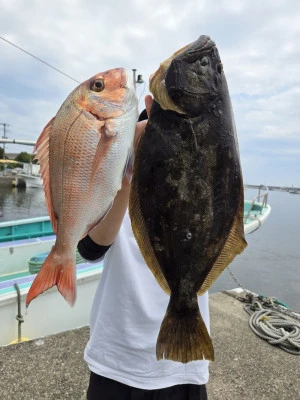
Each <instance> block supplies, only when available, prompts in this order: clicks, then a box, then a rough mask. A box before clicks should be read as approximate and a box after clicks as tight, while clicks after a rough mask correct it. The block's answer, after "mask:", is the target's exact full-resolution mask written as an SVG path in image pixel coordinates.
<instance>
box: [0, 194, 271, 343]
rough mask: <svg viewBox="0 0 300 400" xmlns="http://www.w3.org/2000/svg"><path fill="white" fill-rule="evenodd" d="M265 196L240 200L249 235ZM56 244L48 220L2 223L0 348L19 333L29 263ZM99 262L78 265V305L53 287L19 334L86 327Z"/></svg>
mask: <svg viewBox="0 0 300 400" xmlns="http://www.w3.org/2000/svg"><path fill="white" fill-rule="evenodd" d="M267 200H268V192H267V191H265V192H264V193H263V194H261V193H260V192H259V194H258V196H256V197H255V198H254V199H253V200H252V201H248V200H246V201H245V202H244V230H245V234H249V233H251V232H254V231H255V230H257V229H259V228H260V226H261V225H262V224H263V223H264V222H265V220H266V219H267V218H268V216H269V215H270V212H271V207H270V205H269V204H268V203H267ZM54 241H55V236H54V234H53V231H52V227H51V222H50V219H49V217H48V216H45V217H38V218H29V219H25V220H19V221H10V222H2V223H0V259H1V266H0V320H1V322H2V325H1V329H0V345H6V344H8V343H10V342H11V341H12V340H13V339H15V338H16V335H17V321H16V315H17V301H18V291H17V290H16V287H15V285H18V288H19V289H20V295H19V301H20V302H21V304H24V302H25V298H26V295H27V292H28V290H29V287H30V285H31V283H32V281H33V279H34V278H35V274H31V273H30V259H31V258H32V257H33V256H36V255H39V254H41V253H46V254H47V252H49V251H50V249H51V247H52V246H53V244H54ZM102 267H103V265H102V262H96V263H88V262H84V261H83V260H81V261H80V260H79V262H78V264H77V271H76V273H77V301H76V304H75V306H74V308H72V309H71V308H70V307H69V305H68V304H67V303H66V302H65V301H62V297H61V295H60V294H59V293H58V291H57V288H56V287H55V288H52V289H50V290H48V291H46V292H45V293H43V294H42V295H41V296H39V299H38V301H34V302H32V304H30V307H29V310H28V313H27V314H26V316H25V318H24V321H25V322H24V324H23V325H22V336H25V337H29V338H36V337H40V336H44V335H48V334H52V333H58V332H61V331H64V330H68V329H73V328H76V327H79V326H82V325H87V324H88V323H89V314H90V308H91V304H92V299H93V294H94V292H95V290H96V286H97V283H98V280H99V277H100V276H101V273H102Z"/></svg>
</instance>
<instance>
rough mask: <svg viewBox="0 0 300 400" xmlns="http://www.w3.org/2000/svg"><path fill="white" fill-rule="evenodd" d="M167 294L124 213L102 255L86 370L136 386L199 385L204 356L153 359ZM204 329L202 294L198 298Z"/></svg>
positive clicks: (204, 371)
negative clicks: (183, 359) (199, 358)
mask: <svg viewBox="0 0 300 400" xmlns="http://www.w3.org/2000/svg"><path fill="white" fill-rule="evenodd" d="M168 302H169V296H168V295H166V294H165V293H164V291H163V290H162V289H161V287H160V286H159V285H158V283H157V282H156V280H155V278H154V276H153V275H152V272H151V271H150V270H149V268H148V267H147V265H146V264H145V262H144V259H143V257H142V255H141V253H140V251H139V248H138V245H137V243H136V241H135V238H134V236H133V232H132V229H131V223H130V218H129V215H128V213H126V215H125V217H124V221H123V224H122V226H121V229H120V232H119V234H118V236H117V238H116V240H115V242H114V243H113V245H112V246H111V247H110V249H109V250H108V252H107V253H106V255H105V258H104V269H103V273H102V276H101V279H100V282H99V285H98V288H97V291H96V294H95V298H94V302H93V306H92V311H91V321H90V328H91V333H90V340H89V342H88V343H87V346H86V348H85V353H84V358H85V360H86V362H87V364H88V366H89V368H90V370H91V371H93V372H94V373H96V374H98V375H102V376H104V377H107V378H110V379H114V380H116V381H119V382H122V383H124V384H126V385H129V386H133V387H137V388H141V389H159V388H164V387H169V386H173V385H178V384H184V383H192V384H205V383H206V382H207V381H208V365H209V362H208V361H205V360H204V361H192V362H189V363H187V364H182V363H179V362H174V361H170V360H160V361H157V360H156V340H157V336H158V332H159V328H160V325H161V322H162V320H163V317H164V315H165V312H166V309H167V305H168ZM198 302H199V306H200V311H201V314H202V317H203V319H204V321H205V323H206V326H207V328H208V330H209V311H208V294H207V293H206V294H204V295H203V296H199V297H198Z"/></svg>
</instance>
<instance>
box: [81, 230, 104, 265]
mask: <svg viewBox="0 0 300 400" xmlns="http://www.w3.org/2000/svg"><path fill="white" fill-rule="evenodd" d="M110 246H111V245H109V246H101V245H100V244H97V243H95V242H94V241H93V240H92V239H91V238H90V237H89V235H87V236H85V237H84V238H83V239H81V240H80V242H79V243H78V245H77V249H78V251H79V254H80V255H81V257H83V258H84V259H86V260H88V261H96V260H99V259H100V258H102V257H103V256H104V255H105V253H106V252H107V250H108V249H109V248H110Z"/></svg>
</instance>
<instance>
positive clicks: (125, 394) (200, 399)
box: [87, 372, 207, 400]
mask: <svg viewBox="0 0 300 400" xmlns="http://www.w3.org/2000/svg"><path fill="white" fill-rule="evenodd" d="M87 400H207V394H206V387H205V385H191V384H184V385H175V386H171V387H167V388H164V389H154V390H146V389H138V388H134V387H131V386H127V385H125V384H123V383H120V382H117V381H114V380H112V379H108V378H104V377H103V376H99V375H97V374H94V373H93V372H91V376H90V384H89V388H88V393H87Z"/></svg>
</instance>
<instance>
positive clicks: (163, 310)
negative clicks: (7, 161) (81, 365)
mask: <svg viewBox="0 0 300 400" xmlns="http://www.w3.org/2000/svg"><path fill="white" fill-rule="evenodd" d="M150 91H151V93H152V94H153V97H154V100H153V99H152V97H151V96H149V95H148V96H146V98H145V105H146V112H145V111H144V112H143V113H142V114H141V115H140V118H139V121H138V122H137V123H136V120H137V115H138V113H137V98H136V94H135V89H134V85H133V82H132V80H130V78H129V74H128V72H127V71H126V70H125V69H124V68H116V69H114V70H109V71H106V72H103V73H99V74H97V75H95V76H94V77H92V78H90V79H89V80H87V81H85V82H83V83H82V84H81V85H79V86H78V87H77V88H76V89H75V90H74V91H73V92H72V93H71V94H70V95H69V97H68V98H67V99H66V101H65V102H64V103H63V105H62V106H61V108H60V109H59V111H58V113H57V115H56V116H55V117H54V118H53V119H52V120H51V121H50V122H49V123H48V124H47V125H46V127H45V128H44V130H43V132H42V134H41V135H40V137H39V139H38V141H37V145H36V149H35V151H36V155H37V159H38V161H39V162H40V165H41V173H42V178H43V182H44V190H45V195H46V204H47V207H48V211H49V215H50V218H51V222H52V226H53V230H54V232H55V234H56V235H57V236H56V242H55V245H54V246H53V248H52V250H51V252H50V253H49V255H48V257H47V259H46V260H45V262H44V264H43V266H42V268H41V271H40V272H39V273H38V275H37V276H36V278H35V280H34V281H33V283H32V285H31V287H30V290H29V292H28V294H27V298H26V305H27V306H28V305H29V303H30V302H31V301H32V300H33V299H34V298H35V297H37V296H38V295H39V294H40V293H43V292H44V291H45V290H47V289H48V288H50V287H52V286H54V285H56V286H57V288H58V290H59V291H60V293H61V294H62V295H63V297H64V298H65V299H66V300H67V301H68V302H69V304H70V305H71V306H72V305H73V304H74V302H75V300H76V260H75V253H76V251H75V250H76V247H78V250H79V252H80V253H81V255H82V256H83V257H84V258H86V259H87V260H90V261H93V260H99V259H101V258H104V268H103V273H102V276H101V280H100V282H99V285H98V288H97V291H96V294H95V298H94V301H93V306H92V310H91V320H90V339H89V341H88V343H87V345H86V348H85V353H84V358H85V360H86V362H87V364H88V366H89V368H90V370H91V375H90V383H89V387H88V393H87V399H88V400H96V399H104V400H116V399H117V400H123V399H124V400H125V399H137V400H138V399H149V400H150V399H160V400H164V399H172V400H185V399H190V400H192V399H194V400H196V399H197V400H206V399H207V394H206V387H205V384H206V383H207V381H208V376H209V371H208V366H209V361H210V360H211V361H213V360H214V349H213V345H212V341H211V338H210V335H209V310H208V292H207V290H208V289H209V287H210V286H211V285H212V283H213V282H214V281H215V280H216V279H217V277H218V276H219V275H220V274H221V272H222V271H223V270H224V269H225V268H226V266H227V265H228V264H229V263H230V262H231V261H232V260H233V259H234V257H235V256H236V255H238V254H240V253H241V252H242V251H243V249H244V248H245V247H246V245H247V243H246V241H245V238H244V229H243V203H244V201H243V180H242V172H241V166H240V160H239V150H238V143H237V135H236V130H235V124H234V118H233V113H232V107H231V101H230V96H229V92H228V88H227V83H226V79H225V75H224V72H223V66H222V63H221V60H220V56H219V53H218V50H217V47H216V45H215V43H214V42H213V41H212V40H211V39H210V37H208V36H205V35H202V36H200V38H199V39H198V40H196V41H195V42H193V43H191V44H190V45H188V46H186V47H184V48H183V49H181V50H178V51H177V52H176V53H174V54H173V56H171V57H170V58H168V59H167V60H166V61H164V62H163V63H161V65H160V67H159V69H158V70H157V71H156V72H155V73H154V74H153V75H152V76H151V78H150ZM150 110H151V112H150ZM147 116H149V119H148V121H146V120H145V119H147ZM132 153H134V164H133V154H132Z"/></svg>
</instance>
